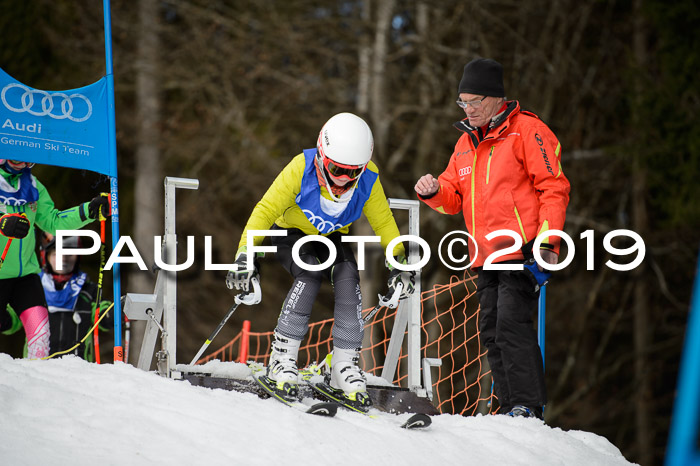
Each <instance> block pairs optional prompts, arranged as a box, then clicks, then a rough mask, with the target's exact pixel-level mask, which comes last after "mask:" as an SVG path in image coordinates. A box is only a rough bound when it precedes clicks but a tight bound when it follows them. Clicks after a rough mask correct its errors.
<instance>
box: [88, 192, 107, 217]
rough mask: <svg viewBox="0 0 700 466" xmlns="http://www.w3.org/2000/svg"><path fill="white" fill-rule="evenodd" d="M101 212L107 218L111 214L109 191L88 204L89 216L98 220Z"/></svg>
mask: <svg viewBox="0 0 700 466" xmlns="http://www.w3.org/2000/svg"><path fill="white" fill-rule="evenodd" d="M99 213H102V216H103V217H105V218H107V217H109V215H110V211H109V194H107V193H102V194H100V195H99V196H97V197H96V198H94V199H93V200H92V201H90V204H88V217H90V218H91V219H93V220H97V219H98V218H99Z"/></svg>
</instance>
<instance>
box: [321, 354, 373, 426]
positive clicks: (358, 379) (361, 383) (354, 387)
mask: <svg viewBox="0 0 700 466" xmlns="http://www.w3.org/2000/svg"><path fill="white" fill-rule="evenodd" d="M359 362H360V349H359V348H358V349H341V348H334V349H333V359H332V362H331V373H330V380H329V381H328V385H329V386H330V389H331V390H332V391H333V395H334V397H335V398H337V399H338V401H339V402H341V403H342V404H344V405H346V406H348V407H351V408H352V409H355V410H357V411H362V412H367V411H368V410H369V408H370V407H371V406H372V399H371V398H370V397H369V394H368V393H367V379H366V378H365V374H364V373H363V372H362V371H361V370H360V368H359V367H358V366H357V364H358V363H359Z"/></svg>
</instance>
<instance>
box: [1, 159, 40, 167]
mask: <svg viewBox="0 0 700 466" xmlns="http://www.w3.org/2000/svg"><path fill="white" fill-rule="evenodd" d="M7 163H10V164H12V165H15V166H19V165H22V164H25V165H26V166H27V168H32V167H33V166H34V163H33V162H23V161H21V160H8V161H7Z"/></svg>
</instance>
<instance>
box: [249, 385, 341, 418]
mask: <svg viewBox="0 0 700 466" xmlns="http://www.w3.org/2000/svg"><path fill="white" fill-rule="evenodd" d="M253 379H255V381H256V382H257V384H258V385H260V387H261V388H262V389H263V390H264V391H265V393H267V394H268V395H270V397H271V398H274V399H275V400H277V401H279V402H280V403H284V404H285V405H287V406H289V407H290V408H294V409H297V410H299V411H304V412H305V413H309V414H313V415H316V416H324V417H333V416H335V414H336V413H337V412H338V405H337V404H336V403H333V402H328V401H322V402H320V403H314V404H313V405H311V406H308V405H305V404H304V403H302V402H301V401H289V400H286V399H284V398H283V397H281V396H280V395H279V393H277V392H276V391H275V390H274V387H275V383H274V382H273V381H272V380H271V379H270V378H269V377H267V376H266V375H259V376H255V377H253Z"/></svg>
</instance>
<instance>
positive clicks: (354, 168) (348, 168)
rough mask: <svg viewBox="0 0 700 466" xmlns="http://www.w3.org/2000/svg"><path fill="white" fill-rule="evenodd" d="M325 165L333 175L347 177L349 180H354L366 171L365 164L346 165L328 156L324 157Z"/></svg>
mask: <svg viewBox="0 0 700 466" xmlns="http://www.w3.org/2000/svg"><path fill="white" fill-rule="evenodd" d="M323 166H324V167H325V168H326V171H327V172H328V173H329V174H330V175H331V176H332V177H334V178H346V179H348V180H354V179H355V178H357V177H358V176H360V175H361V174H362V172H363V171H365V165H344V164H342V163H338V162H333V161H332V160H331V159H329V158H328V157H324V158H323Z"/></svg>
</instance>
